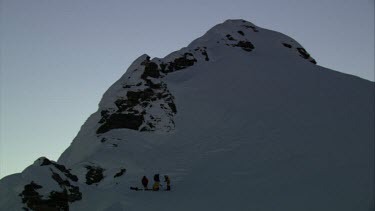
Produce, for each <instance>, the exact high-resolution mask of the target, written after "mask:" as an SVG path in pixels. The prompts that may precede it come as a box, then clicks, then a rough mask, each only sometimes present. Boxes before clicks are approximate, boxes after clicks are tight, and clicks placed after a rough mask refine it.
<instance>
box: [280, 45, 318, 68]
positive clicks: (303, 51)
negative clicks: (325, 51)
mask: <svg viewBox="0 0 375 211" xmlns="http://www.w3.org/2000/svg"><path fill="white" fill-rule="evenodd" d="M281 44H283V46H284V47H286V48H290V49H293V45H292V44H289V43H285V42H283V43H281ZM295 50H296V52H297V53H298V54H299V55H300V57H302V58H304V59H306V60H308V61H310V62H311V63H313V64H316V61H315V59H314V58H312V57H311V56H310V54H309V53H308V52H307V51H306V49H304V48H302V47H296V48H295Z"/></svg>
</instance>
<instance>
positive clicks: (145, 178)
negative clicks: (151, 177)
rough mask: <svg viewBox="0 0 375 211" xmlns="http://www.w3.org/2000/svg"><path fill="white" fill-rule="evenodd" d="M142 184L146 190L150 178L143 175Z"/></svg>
mask: <svg viewBox="0 0 375 211" xmlns="http://www.w3.org/2000/svg"><path fill="white" fill-rule="evenodd" d="M142 185H143V188H144V190H148V187H147V186H148V179H147V177H146V176H143V177H142Z"/></svg>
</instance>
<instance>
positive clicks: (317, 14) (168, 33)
mask: <svg viewBox="0 0 375 211" xmlns="http://www.w3.org/2000/svg"><path fill="white" fill-rule="evenodd" d="M0 15H1V16H0V48H1V49H0V52H1V54H0V70H1V73H0V79H1V81H0V82H1V85H0V88H1V93H0V94H1V95H0V97H1V98H0V111H1V113H0V115H1V116H0V117H1V122H0V133H1V135H0V178H2V177H4V176H6V175H9V174H13V173H16V172H21V171H22V170H23V169H24V168H25V167H27V166H28V165H30V164H32V163H33V162H34V160H36V159H37V158H38V157H41V156H46V157H48V158H50V159H52V160H57V158H58V157H59V156H60V154H61V153H62V152H63V151H64V150H65V149H66V148H67V147H68V146H69V144H70V143H71V141H72V140H73V138H74V137H75V135H76V134H77V133H78V131H79V129H80V127H81V125H82V124H83V123H84V121H85V120H86V119H87V118H88V116H89V115H90V114H92V113H93V112H95V111H96V110H97V105H98V103H99V101H100V99H101V96H102V94H103V93H104V92H105V91H106V90H107V89H108V87H109V86H110V85H112V84H113V83H114V82H115V81H116V80H117V79H118V78H119V77H120V76H121V75H122V74H123V73H124V72H125V70H126V69H127V67H128V66H129V65H130V63H131V62H132V61H133V60H134V59H136V58H137V57H138V56H140V55H142V54H144V53H147V54H148V55H150V56H151V57H164V56H165V55H167V54H168V53H170V52H172V51H175V50H178V49H180V48H182V47H184V46H186V45H188V44H189V43H190V42H191V41H192V40H194V39H195V38H198V37H199V36H202V35H203V34H204V33H205V32H206V31H207V30H208V29H210V28H211V27H213V26H214V25H216V24H218V23H221V22H223V21H225V20H226V19H240V18H241V19H245V20H247V21H250V22H252V23H254V24H255V25H258V26H259V27H262V28H267V29H271V30H275V31H279V32H281V33H284V34H286V35H288V36H291V37H292V38H294V39H296V40H297V41H298V42H299V43H301V44H302V45H303V46H304V47H305V48H306V49H307V50H308V51H309V53H310V54H311V55H312V56H313V57H314V58H315V59H316V60H317V62H318V65H321V66H324V67H327V68H330V69H334V70H337V71H340V72H344V73H348V74H352V75H356V76H359V77H361V78H365V79H367V80H371V81H374V0H351V1H349V0H314V1H311V0H238V1H236V0H232V1H228V0H225V1H222V0H212V1H204V0H199V1H198V0H189V1H178V0H164V1H163V0H160V1H151V0H150V1H142V0H137V1H127V0H122V1H121V0H105V1H103V0H101V1H99V0H60V1H59V0H0Z"/></svg>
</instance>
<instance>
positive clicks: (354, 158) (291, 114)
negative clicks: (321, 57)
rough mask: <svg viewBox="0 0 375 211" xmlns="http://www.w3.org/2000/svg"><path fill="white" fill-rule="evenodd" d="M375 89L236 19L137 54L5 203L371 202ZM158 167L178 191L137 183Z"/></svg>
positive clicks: (95, 206)
mask: <svg viewBox="0 0 375 211" xmlns="http://www.w3.org/2000/svg"><path fill="white" fill-rule="evenodd" d="M374 93H375V92H374V83H373V82H370V81H366V80H364V79H360V78H358V77H355V76H351V75H347V74H343V73H340V72H336V71H333V70H330V69H327V68H323V67H320V66H318V65H317V62H316V61H315V59H314V58H312V57H311V55H310V54H309V53H308V52H307V50H305V49H304V48H303V47H302V46H301V45H300V44H299V43H298V42H297V41H295V40H293V39H292V38H290V37H288V36H286V35H283V34H281V33H278V32H275V31H270V30H267V29H263V28H260V27H258V26H256V25H254V24H252V23H250V22H247V21H244V20H227V21H225V22H224V23H222V24H218V25H216V26H214V27H213V28H212V29H210V30H209V31H208V32H207V33H206V34H204V35H203V36H202V37H200V38H198V39H196V40H194V41H193V42H192V43H191V44H189V45H188V46H187V47H185V48H182V49H180V50H178V51H175V52H173V53H171V54H169V55H167V56H166V57H164V58H151V57H150V56H148V55H142V56H140V57H139V58H138V59H136V60H135V61H134V62H133V63H132V64H131V65H130V67H129V68H128V70H127V71H126V72H125V74H124V75H123V76H122V77H121V78H120V79H119V80H118V81H116V82H115V83H114V84H113V85H112V86H111V87H110V88H109V89H108V90H107V91H106V92H105V93H104V95H103V98H102V100H101V101H100V103H99V108H98V111H97V112H95V113H94V114H92V115H91V116H90V117H89V118H88V119H87V121H86V122H85V123H84V125H83V126H82V128H81V130H80V131H79V133H78V134H77V136H76V138H75V139H74V140H73V142H72V143H71V145H70V147H68V148H67V149H66V150H65V152H64V153H63V154H62V155H61V157H60V158H59V160H58V161H57V162H54V161H51V160H49V159H47V158H45V157H41V158H39V159H38V160H36V161H35V162H34V164H32V165H31V166H29V167H27V168H26V169H25V170H24V171H23V172H22V173H19V174H14V175H10V176H8V177H5V178H4V179H2V180H1V181H0V207H2V208H4V209H5V210H22V209H24V210H69V209H70V210H107V211H109V210H151V209H153V210H179V211H183V210H189V211H190V210H342V211H343V210H368V209H369V208H373V207H374V204H373V196H374V195H373V190H372V189H371V188H369V187H371V186H372V185H373V177H374V172H373V164H374V163H373V159H374V152H373V146H374V119H373V117H374V97H373V96H374ZM154 174H160V175H169V177H170V179H171V188H172V191H168V192H164V191H159V192H155V191H135V190H132V189H130V188H129V187H137V188H142V184H141V179H142V177H143V176H144V175H146V176H147V177H148V178H149V180H150V183H152V181H151V180H152V178H153V175H154ZM163 188H164V187H162V189H163ZM133 189H135V188H133Z"/></svg>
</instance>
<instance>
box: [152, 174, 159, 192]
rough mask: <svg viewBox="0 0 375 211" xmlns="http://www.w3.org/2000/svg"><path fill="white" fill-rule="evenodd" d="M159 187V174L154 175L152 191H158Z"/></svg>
mask: <svg viewBox="0 0 375 211" xmlns="http://www.w3.org/2000/svg"><path fill="white" fill-rule="evenodd" d="M159 189H160V178H159V174H155V175H154V185H153V186H152V190H153V191H158V190H159Z"/></svg>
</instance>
